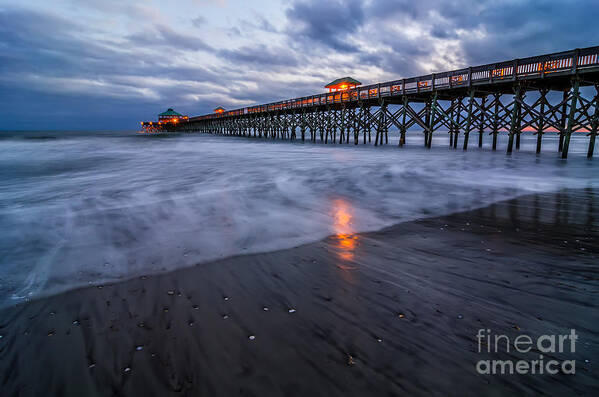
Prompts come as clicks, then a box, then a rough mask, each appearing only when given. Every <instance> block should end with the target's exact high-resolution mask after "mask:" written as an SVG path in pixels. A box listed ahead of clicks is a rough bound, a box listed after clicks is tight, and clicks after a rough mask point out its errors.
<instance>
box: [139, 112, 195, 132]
mask: <svg viewBox="0 0 599 397" xmlns="http://www.w3.org/2000/svg"><path fill="white" fill-rule="evenodd" d="M187 120H189V117H188V116H184V115H182V114H181V113H178V112H175V111H174V110H173V108H168V109H167V110H166V111H165V112H162V113H160V114H158V121H157V122H156V121H142V122H141V129H142V131H141V132H162V131H168V130H169V129H170V128H169V127H173V125H176V124H178V123H179V122H183V121H187Z"/></svg>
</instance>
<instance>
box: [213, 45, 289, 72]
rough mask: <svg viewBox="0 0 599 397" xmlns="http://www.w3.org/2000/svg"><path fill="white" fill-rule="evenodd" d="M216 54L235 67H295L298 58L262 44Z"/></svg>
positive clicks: (287, 50) (284, 49) (281, 48)
mask: <svg viewBox="0 0 599 397" xmlns="http://www.w3.org/2000/svg"><path fill="white" fill-rule="evenodd" d="M218 54H219V55H220V56H221V57H222V58H223V59H226V60H227V61H228V62H231V63H233V64H235V65H244V64H245V65H256V66H260V67H264V66H265V65H266V66H281V65H282V66H297V65H298V56H297V55H296V54H295V53H294V52H293V51H291V50H289V49H288V48H285V47H279V48H272V47H267V46H265V45H263V44H258V45H255V46H253V47H241V48H238V49H235V50H220V51H219V52H218Z"/></svg>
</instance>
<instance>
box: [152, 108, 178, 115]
mask: <svg viewBox="0 0 599 397" xmlns="http://www.w3.org/2000/svg"><path fill="white" fill-rule="evenodd" d="M158 116H181V117H182V116H183V115H182V114H181V113H177V112H175V111H174V110H173V108H168V109H167V110H166V112H162V113H160V114H159V115H158Z"/></svg>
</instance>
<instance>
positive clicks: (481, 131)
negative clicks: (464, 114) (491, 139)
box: [478, 97, 487, 148]
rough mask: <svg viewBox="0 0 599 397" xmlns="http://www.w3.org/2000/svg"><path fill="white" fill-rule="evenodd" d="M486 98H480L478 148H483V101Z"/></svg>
mask: <svg viewBox="0 0 599 397" xmlns="http://www.w3.org/2000/svg"><path fill="white" fill-rule="evenodd" d="M486 99H487V97H482V98H481V100H480V118H479V125H478V147H479V148H480V147H483V133H484V131H485V112H486V109H485V101H486Z"/></svg>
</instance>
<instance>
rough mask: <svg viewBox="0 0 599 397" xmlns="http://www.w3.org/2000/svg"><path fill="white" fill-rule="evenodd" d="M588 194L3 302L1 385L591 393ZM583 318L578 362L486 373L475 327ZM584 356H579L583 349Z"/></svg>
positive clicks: (574, 324) (180, 390) (200, 391)
mask: <svg viewBox="0 0 599 397" xmlns="http://www.w3.org/2000/svg"><path fill="white" fill-rule="evenodd" d="M598 201H599V192H597V191H592V190H571V191H564V192H561V193H558V194H536V195H530V196H524V197H520V198H518V199H514V200H510V201H506V202H500V203H497V204H494V205H492V206H490V207H487V208H482V209H479V210H475V211H469V212H464V213H459V214H453V215H450V216H445V217H438V218H431V219H424V220H419V221H414V222H408V223H403V224H400V225H397V226H394V227H391V228H388V229H385V230H382V231H379V232H373V233H363V234H341V235H337V236H331V237H329V238H327V239H325V240H324V241H321V242H317V243H313V244H308V245H304V246H300V247H296V248H293V249H289V250H283V251H278V252H272V253H266V254H258V255H246V256H239V257H233V258H228V259H225V260H221V261H217V262H212V263H207V264H202V265H198V266H196V267H193V268H188V269H183V270H179V271H175V272H172V273H168V274H162V275H157V276H148V277H141V278H137V279H134V280H130V281H126V282H122V283H116V284H111V285H104V286H99V287H89V288H83V289H79V290H75V291H70V292H67V293H63V294H60V295H57V296H52V297H48V298H43V299H39V300H36V301H32V302H29V303H26V304H20V305H18V306H16V307H12V308H9V309H4V310H3V311H2V312H0V321H1V324H0V335H2V338H1V339H0V382H1V384H0V386H1V393H0V394H1V395H2V396H17V395H18V396H39V395H45V396H54V395H56V396H96V395H97V396H113V395H114V396H121V395H123V396H134V395H139V396H168V395H206V396H233V395H244V396H267V395H268V396H271V395H272V396H279V395H280V396H292V395H297V396H348V395H349V396H367V395H372V396H390V395H444V396H446V395H462V396H464V395H466V396H483V395H485V396H486V395H489V396H500V395H533V394H534V395H537V394H545V395H556V396H567V395H568V396H569V395H591V394H594V393H596V392H597V390H598V389H599V377H598V376H597V363H598V360H599V329H598V325H599V304H598V299H597V295H598V292H599V260H598V257H599V203H598ZM481 328H489V329H491V330H492V331H493V332H494V333H496V334H500V333H501V334H506V335H508V336H510V337H516V336H518V335H519V334H527V335H531V336H538V335H542V334H565V333H568V332H569V330H570V329H571V328H574V329H576V332H577V334H578V335H579V340H578V342H577V345H576V352H575V353H567V354H565V353H564V354H563V355H560V354H556V355H555V357H556V358H558V359H575V360H576V374H575V375H566V374H561V373H560V374H557V375H546V374H545V375H480V374H478V373H477V372H476V369H475V365H476V362H477V361H478V360H481V359H493V358H503V359H505V358H506V357H508V358H516V359H522V358H524V359H536V358H537V357H538V352H536V353H535V352H531V353H530V354H523V355H519V354H511V355H506V354H503V355H501V354H500V355H499V356H497V355H495V356H494V355H489V354H481V353H478V350H477V349H478V347H477V340H476V334H477V332H478V330H479V329H481ZM585 360H586V361H585Z"/></svg>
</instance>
